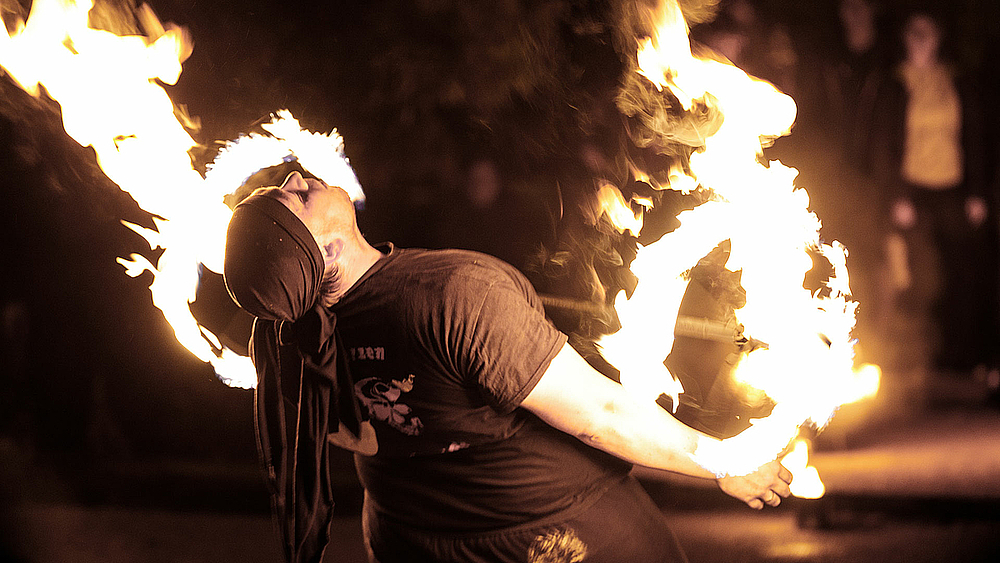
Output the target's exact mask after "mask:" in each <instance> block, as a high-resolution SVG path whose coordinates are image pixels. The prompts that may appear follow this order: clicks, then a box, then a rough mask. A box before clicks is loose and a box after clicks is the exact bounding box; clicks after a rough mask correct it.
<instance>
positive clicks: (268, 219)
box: [223, 173, 326, 321]
mask: <svg viewBox="0 0 1000 563" xmlns="http://www.w3.org/2000/svg"><path fill="white" fill-rule="evenodd" d="M293 176H294V177H297V180H296V181H303V180H302V178H301V176H299V175H298V174H297V173H293V174H292V175H290V176H289V178H288V179H287V180H286V181H285V182H286V184H287V183H288V182H289V181H293ZM271 190H278V188H265V189H262V190H257V191H256V192H254V193H253V195H251V196H250V197H248V198H247V199H245V200H243V202H241V203H240V204H239V205H237V206H236V209H235V210H234V211H233V217H232V219H231V220H230V222H229V231H228V233H227V235H226V259H225V268H224V274H223V275H224V277H225V280H226V287H227V288H228V290H229V293H230V295H231V296H232V297H233V299H234V300H235V301H236V303H237V304H239V306H240V307H242V308H243V309H244V310H246V311H247V312H249V313H250V314H252V315H254V316H257V317H260V318H263V319H271V320H288V321H293V320H296V319H298V318H299V317H300V316H302V314H304V313H305V312H306V311H308V310H309V309H310V308H311V307H312V306H313V305H314V304H315V303H316V300H317V299H318V298H319V292H320V286H321V284H322V281H323V274H324V271H325V269H326V268H325V264H324V257H323V252H322V250H321V249H320V246H319V244H318V243H317V242H316V238H315V237H314V236H313V234H312V233H311V232H310V230H309V228H308V227H307V226H306V224H305V223H304V222H303V221H302V220H301V219H300V218H299V217H298V216H297V215H296V214H295V213H293V212H292V210H291V209H289V207H288V206H287V205H286V204H285V203H283V202H282V201H280V200H279V198H276V197H274V194H273V193H270V191H271Z"/></svg>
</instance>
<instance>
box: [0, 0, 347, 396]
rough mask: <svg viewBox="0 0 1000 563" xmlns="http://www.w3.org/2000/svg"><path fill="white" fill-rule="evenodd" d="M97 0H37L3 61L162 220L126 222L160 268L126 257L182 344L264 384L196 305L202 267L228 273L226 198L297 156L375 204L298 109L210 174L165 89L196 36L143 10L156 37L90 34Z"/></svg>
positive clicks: (222, 370)
mask: <svg viewBox="0 0 1000 563" xmlns="http://www.w3.org/2000/svg"><path fill="white" fill-rule="evenodd" d="M92 7H93V0H35V2H34V3H33V4H32V7H31V12H30V14H29V17H28V21H27V23H24V22H16V25H15V31H14V32H13V33H11V34H9V35H8V34H3V33H0V65H2V66H3V68H4V69H5V70H6V71H7V73H8V74H9V75H10V76H11V77H12V78H13V79H14V80H15V81H16V82H17V83H18V84H19V85H20V86H21V87H22V88H23V89H24V90H25V91H27V92H29V93H30V94H32V95H33V96H39V95H40V93H41V88H40V86H44V87H45V91H46V92H47V93H48V95H49V96H50V97H51V98H52V99H54V100H56V101H57V102H59V104H60V106H61V108H62V118H63V126H64V128H65V129H66V132H67V133H68V134H69V135H70V136H71V137H72V138H73V139H74V140H76V141H77V142H78V143H80V145H82V146H91V147H93V148H94V151H95V152H96V154H97V160H98V163H99V164H100V166H101V168H102V170H103V171H104V173H105V174H106V175H107V176H108V178H110V179H111V180H112V181H114V182H115V183H116V184H118V186H119V187H121V188H122V189H123V190H124V191H126V192H128V193H129V195H131V196H132V198H133V199H135V201H136V202H137V203H138V204H139V206H140V207H142V208H143V209H144V210H146V211H147V212H149V213H151V214H152V215H153V216H154V217H153V222H154V225H155V227H156V228H155V230H154V229H147V228H144V227H141V226H138V225H134V224H131V223H127V222H123V223H124V224H125V226H127V227H129V228H130V229H132V230H133V231H135V232H137V233H139V234H140V235H142V236H143V237H144V238H145V239H146V241H147V242H148V243H149V245H150V249H151V250H153V249H163V252H162V253H161V254H160V257H159V259H158V260H157V261H156V264H153V263H152V262H151V261H149V260H148V259H147V258H145V257H144V256H142V255H139V254H132V255H131V257H130V258H129V259H125V258H119V259H118V262H119V263H120V264H122V265H123V266H124V267H125V272H126V274H128V275H130V276H138V275H139V274H141V273H143V272H146V271H148V272H151V273H152V274H153V282H152V283H151V284H150V288H149V289H150V293H151V294H152V299H153V304H154V305H156V306H157V307H158V308H159V309H160V310H161V311H162V312H163V315H164V317H165V318H166V320H167V322H169V323H170V325H171V327H172V328H173V330H174V334H175V336H176V337H177V340H178V341H179V342H180V343H181V344H182V345H183V346H184V347H186V348H187V349H188V350H190V351H191V352H192V353H193V354H194V355H195V356H197V357H198V358H199V359H201V360H202V361H205V362H209V363H211V364H212V366H213V368H214V369H215V371H216V373H217V374H218V376H219V378H220V379H221V380H222V381H224V382H226V383H227V384H229V385H233V386H237V387H253V386H254V385H255V384H256V375H255V372H254V369H253V366H252V365H251V363H250V360H249V358H246V357H244V356H240V355H238V354H236V353H235V352H233V351H232V350H229V349H227V348H226V347H225V346H223V345H222V343H221V342H220V340H219V339H218V337H216V335H214V334H212V333H211V332H210V331H208V330H207V329H205V328H204V327H202V326H199V325H198V323H197V321H196V320H195V319H194V317H193V315H192V314H191V310H190V308H189V304H190V303H191V302H192V301H194V299H195V295H196V293H197V289H198V282H199V272H200V269H201V267H203V266H204V267H206V268H208V269H210V270H212V271H215V272H221V271H222V261H223V257H224V249H225V234H226V226H227V225H228V223H229V218H230V217H231V216H232V211H231V210H230V209H229V208H228V207H227V206H226V205H225V204H224V203H223V197H224V196H225V195H227V194H229V193H230V192H232V191H234V190H235V189H236V188H238V187H239V185H240V184H241V183H242V182H243V180H245V179H246V178H247V177H248V176H250V175H251V174H252V173H254V172H256V171H257V170H259V169H260V168H262V167H266V166H270V165H273V164H278V163H280V162H281V161H282V160H283V159H285V158H288V157H296V158H298V159H299V160H300V161H303V165H305V163H308V164H309V166H311V167H313V168H310V171H311V172H313V173H314V174H316V175H317V176H319V177H321V178H323V179H325V180H326V181H327V182H329V183H331V184H336V185H340V186H342V187H343V188H344V189H345V190H347V191H348V193H350V194H351V196H352V198H354V199H355V200H358V199H361V198H363V197H364V195H363V193H362V192H361V187H360V186H359V185H358V182H357V178H356V177H355V176H354V173H353V171H351V169H350V166H349V164H348V162H347V159H346V158H345V157H344V155H343V142H342V140H341V138H340V136H339V135H337V134H336V132H335V131H334V132H331V134H330V135H322V134H318V133H311V132H308V131H303V130H302V129H301V127H300V126H299V124H298V122H297V121H296V120H295V119H294V118H293V117H292V116H291V114H289V113H288V112H278V115H277V116H276V117H275V119H274V120H273V121H272V122H271V123H270V124H267V125H265V126H264V127H265V130H267V131H268V133H270V136H263V135H250V136H249V137H245V138H243V139H240V140H239V141H236V142H233V143H229V144H228V145H227V146H226V148H225V149H224V150H223V153H222V155H220V157H219V158H218V159H217V161H216V163H215V164H214V165H213V166H211V167H210V172H209V173H208V174H207V175H206V177H205V178H202V176H201V175H200V174H199V173H198V172H197V171H196V170H195V169H194V168H193V167H192V164H191V158H190V156H189V154H188V151H189V150H190V149H191V148H192V147H194V146H195V144H196V143H195V141H194V140H193V139H192V138H191V135H190V134H189V133H188V132H187V130H185V128H184V126H183V124H182V123H181V122H180V121H178V117H177V115H176V114H175V108H174V105H173V102H171V100H170V98H169V97H168V96H167V93H166V92H165V91H164V89H163V87H162V86H161V85H160V84H159V83H158V82H163V83H166V84H174V83H175V82H176V81H177V79H178V77H179V76H180V73H181V63H182V62H183V61H184V60H185V59H186V57H187V56H188V55H189V54H190V53H191V49H192V44H191V41H190V38H189V37H188V34H187V33H186V32H185V31H184V30H183V29H181V28H179V27H177V26H174V25H172V24H167V25H166V26H163V25H161V24H160V22H159V20H158V19H156V17H155V16H154V15H153V14H152V10H150V9H149V8H148V7H146V6H143V8H142V10H143V11H142V13H141V14H140V16H141V17H142V18H143V21H144V24H145V26H146V28H147V29H153V34H154V35H155V37H147V36H139V35H135V36H125V37H121V36H117V35H115V34H113V33H109V32H107V31H102V30H98V29H93V28H90V27H88V13H89V11H90V10H91V8H92Z"/></svg>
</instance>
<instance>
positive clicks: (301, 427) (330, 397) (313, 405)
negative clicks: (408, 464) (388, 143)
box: [224, 194, 361, 563]
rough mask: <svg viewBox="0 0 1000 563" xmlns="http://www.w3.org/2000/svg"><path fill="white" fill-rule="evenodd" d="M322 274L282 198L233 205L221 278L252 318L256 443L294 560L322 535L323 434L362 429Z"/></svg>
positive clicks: (307, 554)
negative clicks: (325, 297)
mask: <svg viewBox="0 0 1000 563" xmlns="http://www.w3.org/2000/svg"><path fill="white" fill-rule="evenodd" d="M323 272H324V261H323V254H322V252H321V251H320V248H319V245H317V244H316V240H315V239H314V238H313V236H312V234H311V233H310V232H309V229H307V228H306V226H305V225H304V224H303V223H302V221H301V220H299V218H298V217H296V216H295V214H294V213H292V212H291V211H290V210H289V209H288V208H287V207H285V206H284V204H282V203H281V202H279V201H277V200H276V199H273V198H271V197H268V196H266V195H260V194H258V195H254V196H250V197H249V198H247V199H246V200H244V201H243V202H242V203H240V204H239V205H237V206H236V209H235V210H234V211H233V217H232V219H231V220H230V222H229V232H228V234H227V238H226V261H225V268H224V277H225V280H226V287H227V288H228V290H229V293H230V295H231V296H232V297H233V299H234V300H235V301H236V303H238V304H239V305H240V307H242V308H243V309H245V310H246V311H247V312H249V313H250V314H252V315H254V316H255V317H257V319H256V320H255V321H254V329H253V336H252V337H251V341H250V356H251V358H252V359H253V363H254V366H255V367H256V369H257V389H256V405H255V408H256V419H257V420H256V434H257V445H258V448H259V450H260V455H261V459H262V460H263V462H264V468H265V470H266V471H267V475H268V481H269V484H270V486H271V500H272V505H273V508H274V511H275V513H276V515H277V517H278V521H279V523H280V528H281V532H282V539H283V542H284V548H285V557H286V559H287V560H288V561H290V562H295V563H300V562H301V563H313V562H316V563H318V562H319V561H321V560H322V558H323V552H324V550H325V549H326V545H327V543H328V542H329V540H330V522H331V520H332V518H333V504H334V503H333V491H332V487H331V482H330V467H329V448H330V447H331V446H330V445H329V442H328V440H327V435H328V434H329V433H330V431H331V430H332V431H337V430H339V429H340V426H341V425H343V427H344V429H346V430H348V431H350V432H351V433H353V434H354V435H355V436H360V423H361V413H360V408H359V406H358V404H357V401H356V400H355V398H354V393H353V382H352V380H351V376H350V372H349V369H348V366H347V356H346V354H344V353H343V344H342V343H341V340H340V336H339V334H338V332H337V330H336V326H337V319H336V316H335V315H334V314H333V313H332V312H330V311H329V310H328V309H327V308H326V307H324V306H323V305H322V304H321V303H320V300H319V294H320V284H321V282H322V280H323ZM286 400H287V401H288V403H286V402H285V401H286ZM287 404H294V405H296V406H297V407H296V408H295V409H286V408H285V407H286V405H287ZM290 440H291V443H289V441H290Z"/></svg>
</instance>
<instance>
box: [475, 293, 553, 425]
mask: <svg viewBox="0 0 1000 563" xmlns="http://www.w3.org/2000/svg"><path fill="white" fill-rule="evenodd" d="M525 284H526V282H525ZM533 297H534V290H532V289H530V286H528V287H527V288H525V287H522V286H519V285H517V284H516V283H514V280H511V279H509V278H506V277H502V278H500V279H498V280H496V281H494V282H493V283H490V284H489V285H487V286H485V288H484V291H483V293H482V301H481V305H480V307H479V308H478V314H477V315H475V317H474V319H472V322H471V323H470V324H469V327H468V330H467V333H466V339H467V342H466V346H467V348H466V350H467V353H468V357H467V358H466V360H467V363H466V369H467V372H466V376H467V377H468V378H469V381H471V382H475V383H476V384H477V385H478V386H479V387H480V388H481V389H482V392H483V393H484V396H485V397H486V399H487V401H488V402H489V403H491V404H492V406H493V407H494V408H495V409H497V410H498V411H499V412H501V413H506V412H510V411H513V410H514V409H515V408H517V406H518V405H520V404H521V401H523V400H524V398H525V397H526V396H527V395H528V393H530V392H531V390H532V389H533V388H534V386H535V384H536V383H537V382H538V380H539V379H540V378H541V377H542V374H544V373H545V370H546V369H547V368H548V367H549V363H550V362H551V361H552V358H554V357H555V356H556V354H558V353H559V350H560V349H561V348H562V346H563V344H565V342H566V335H564V334H563V333H561V332H559V331H558V330H557V329H556V328H555V326H553V325H552V323H551V322H549V320H548V319H546V318H545V315H544V314H543V312H542V310H541V307H540V306H537V305H536V306H532V302H531V301H529V300H530V299H532V298H533ZM534 301H537V299H534Z"/></svg>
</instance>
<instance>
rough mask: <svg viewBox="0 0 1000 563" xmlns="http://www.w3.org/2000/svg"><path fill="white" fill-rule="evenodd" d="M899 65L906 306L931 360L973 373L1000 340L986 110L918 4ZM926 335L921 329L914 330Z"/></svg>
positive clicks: (899, 194)
mask: <svg viewBox="0 0 1000 563" xmlns="http://www.w3.org/2000/svg"><path fill="white" fill-rule="evenodd" d="M902 39H903V47H904V54H905V57H904V59H903V60H902V62H901V63H900V64H899V65H898V66H897V67H896V68H895V73H894V78H895V79H896V82H895V84H896V87H897V95H896V99H897V103H896V104H895V111H894V112H892V113H891V115H892V117H893V118H894V119H895V121H896V124H897V130H896V131H897V132H898V134H896V135H895V136H890V137H889V138H890V139H893V140H894V141H895V143H896V145H895V146H894V147H892V153H891V157H892V160H891V161H890V162H893V163H894V164H895V168H894V172H895V177H894V179H893V181H892V182H891V183H890V185H889V190H888V192H887V195H888V196H889V213H890V217H891V221H892V225H893V227H894V228H895V230H896V232H895V233H894V234H893V235H891V236H890V237H889V239H888V241H889V244H888V246H887V254H888V257H889V264H890V270H891V272H892V275H891V277H890V279H891V280H892V282H893V284H892V286H893V288H894V289H895V290H896V292H897V297H896V303H897V308H898V310H899V311H900V313H901V315H903V316H908V317H909V318H910V319H912V320H913V321H914V324H913V326H912V330H913V331H914V334H915V335H916V333H917V332H919V333H920V334H923V335H926V337H924V338H923V342H922V343H921V344H922V345H923V346H925V347H926V350H927V353H928V355H929V357H928V365H927V366H926V367H927V368H930V369H933V370H939V371H942V372H954V373H970V372H971V371H972V370H973V368H975V367H976V366H980V367H982V366H984V365H985V363H986V362H988V361H989V357H988V355H989V354H990V352H989V351H990V349H991V348H992V347H995V346H996V344H995V341H993V340H994V338H995V337H994V336H993V335H992V334H991V333H992V331H993V329H994V322H995V319H993V318H991V317H993V316H995V315H993V312H992V311H991V308H990V307H989V306H988V305H987V304H988V302H989V299H988V296H989V295H990V294H991V293H992V292H994V291H995V275H994V274H995V272H994V271H993V270H994V268H992V267H990V266H989V263H990V262H991V261H992V260H990V258H991V256H990V254H991V253H990V252H989V250H988V249H989V244H988V241H989V239H990V238H991V235H990V234H989V233H990V231H991V230H992V229H991V228H990V227H989V225H990V223H988V221H987V220H988V219H989V215H990V211H989V209H988V207H987V202H986V199H985V198H984V177H983V174H984V170H983V168H984V162H983V135H982V133H983V131H982V130H981V123H982V111H981V108H980V107H979V106H978V104H977V103H976V99H975V95H974V90H973V89H972V88H970V86H969V85H968V84H966V83H965V82H964V81H963V80H962V79H961V78H960V77H959V75H958V74H957V73H956V70H955V68H954V67H953V66H952V65H950V64H948V63H947V62H946V61H945V60H944V59H943V57H942V54H941V53H942V41H943V39H944V28H943V27H942V23H941V21H940V20H938V19H936V18H935V17H933V16H932V15H930V14H929V13H926V12H914V13H912V14H911V15H910V16H909V17H908V18H907V19H906V20H905V25H904V27H903V31H902ZM917 338H920V337H917Z"/></svg>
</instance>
